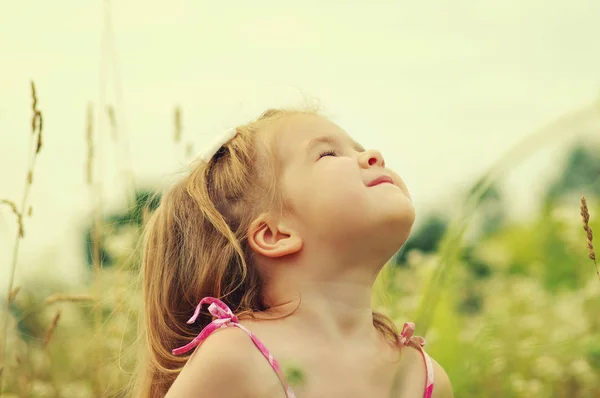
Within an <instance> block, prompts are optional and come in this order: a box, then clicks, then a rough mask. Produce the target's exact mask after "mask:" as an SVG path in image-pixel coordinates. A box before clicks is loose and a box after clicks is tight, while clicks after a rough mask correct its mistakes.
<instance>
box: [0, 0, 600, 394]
mask: <svg viewBox="0 0 600 398" xmlns="http://www.w3.org/2000/svg"><path fill="white" fill-rule="evenodd" d="M599 20H600V2H598V1H596V0H570V1H567V0H555V1H551V2H548V1H541V0H520V1H517V0H509V1H503V2H492V1H466V0H456V1H453V2H435V1H430V0H427V1H421V2H408V1H397V2H392V1H339V0H329V1H308V0H306V1H301V2H284V1H274V0H262V1H260V0H259V1H252V2H242V1H238V2H227V3H219V2H208V1H191V0H187V1H186V0H171V1H170V2H158V1H154V2H148V1H141V0H120V1H116V0H113V1H108V0H106V1H101V0H87V1H74V0H60V1H59V2H44V1H34V0H22V1H20V2H8V1H4V2H2V3H1V4H0V72H1V73H0V170H1V172H0V176H1V177H0V201H2V202H0V282H1V283H2V286H3V287H2V289H1V292H2V302H1V311H2V312H1V314H2V320H1V323H0V327H1V330H2V341H0V347H4V349H3V350H2V351H1V354H2V359H1V360H0V361H1V364H2V365H1V366H2V370H1V372H2V373H1V376H2V379H3V385H2V390H1V391H2V392H3V393H4V394H5V395H6V396H11V397H17V396H18V397H25V396H35V397H92V396H115V397H116V396H126V393H125V392H124V390H123V387H124V386H125V385H126V383H127V382H128V380H129V375H130V373H131V372H132V371H133V369H134V365H135V362H136V358H137V352H136V349H137V348H136V345H135V339H136V326H137V317H138V312H139V311H138V309H139V307H140V301H141V296H140V292H139V286H138V283H137V279H136V278H137V274H138V266H139V264H138V262H139V252H138V251H137V246H136V245H137V243H138V237H139V232H140V229H141V227H142V226H143V223H144V220H145V217H146V215H147V214H148V212H150V211H151V210H152V209H153V208H154V207H156V205H157V200H151V199H150V196H151V194H152V193H154V192H155V191H156V190H160V189H162V188H164V187H166V186H168V185H169V184H170V183H172V182H173V181H175V180H177V179H178V178H180V176H181V175H182V173H184V172H185V171H186V167H187V165H188V164H189V162H190V161H191V160H192V159H194V157H195V156H196V155H197V154H198V153H199V152H201V151H202V149H203V148H204V147H205V146H206V145H208V144H209V143H210V142H211V140H212V139H213V138H214V136H215V135H217V134H219V133H221V132H222V131H223V130H225V129H228V128H230V127H233V126H235V125H237V124H240V123H244V122H246V121H248V120H250V119H252V118H254V117H256V116H257V115H259V114H260V113H261V112H262V111H263V110H264V109H265V108H267V107H281V106H294V105H302V104H304V103H305V102H306V101H307V100H309V101H318V102H319V103H320V104H321V108H322V110H323V113H324V114H326V115H327V116H329V117H330V118H332V120H334V121H335V122H336V123H338V124H340V125H341V126H342V127H343V128H344V129H346V130H347V131H348V132H349V133H350V134H351V135H352V136H353V137H354V138H355V139H356V140H357V141H359V142H360V143H361V144H362V145H363V146H365V147H373V148H378V149H380V150H381V151H382V153H383V156H384V157H385V159H386V163H387V165H388V166H389V167H391V168H392V169H394V170H395V171H397V172H398V173H399V174H400V175H401V176H402V177H403V178H404V180H405V182H406V183H407V185H408V187H409V189H410V190H411V194H412V196H413V200H414V203H415V207H416V210H417V222H416V225H415V229H414V233H413V235H412V237H411V239H410V240H409V242H408V243H407V244H406V245H405V247H404V248H403V250H401V251H400V252H399V253H398V254H397V255H396V256H395V257H394V258H393V259H392V260H391V261H390V263H389V264H388V265H387V266H386V268H385V270H384V272H383V273H382V277H381V279H380V280H379V281H378V285H377V292H376V293H377V294H376V295H375V296H376V297H375V298H374V300H375V303H376V305H377V306H378V307H380V309H381V310H383V311H384V312H386V313H388V314H389V315H390V316H392V317H393V318H394V319H395V320H397V322H398V323H399V324H401V323H402V322H404V321H406V320H414V321H415V322H416V324H417V333H419V334H422V335H424V336H425V337H426V338H427V341H428V351H429V352H431V354H432V355H433V356H434V357H435V358H436V360H437V361H438V362H439V363H440V364H441V365H442V366H443V367H444V368H445V369H446V371H447V373H448V374H449V376H450V379H451V380H452V383H453V386H454V390H455V395H456V396H457V397H480V396H486V397H600V387H599V386H600V317H599V316H598V314H599V313H600V280H599V278H598V276H597V275H596V270H595V268H594V261H592V260H591V259H590V258H589V253H588V248H587V247H586V245H587V242H586V240H587V239H586V231H584V229H583V228H582V225H583V224H582V217H581V215H580V205H581V202H580V199H581V197H582V196H584V195H585V197H586V198H587V204H588V207H589V213H590V222H589V225H590V227H591V229H593V230H595V231H600V223H599V222H598V221H597V220H598V215H600V200H599V199H600V96H599V94H600V51H598V48H599V47H598V38H600V24H598V21H599ZM31 82H34V86H32V83H31ZM32 87H34V88H35V98H36V102H35V105H34V104H33V95H32ZM41 122H43V123H41ZM40 137H41V139H40ZM484 392H485V393H484Z"/></svg>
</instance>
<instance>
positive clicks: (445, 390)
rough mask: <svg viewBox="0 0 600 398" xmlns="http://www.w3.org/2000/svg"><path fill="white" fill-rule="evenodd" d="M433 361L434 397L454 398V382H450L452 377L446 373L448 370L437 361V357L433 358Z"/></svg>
mask: <svg viewBox="0 0 600 398" xmlns="http://www.w3.org/2000/svg"><path fill="white" fill-rule="evenodd" d="M431 362H432V363H433V374H434V376H433V377H434V386H433V394H432V398H454V392H452V383H450V378H449V377H448V375H447V374H446V371H445V370H444V368H442V367H441V366H440V364H439V363H437V362H436V361H435V359H433V358H431Z"/></svg>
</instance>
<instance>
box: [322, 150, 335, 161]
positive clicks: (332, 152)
mask: <svg viewBox="0 0 600 398" xmlns="http://www.w3.org/2000/svg"><path fill="white" fill-rule="evenodd" d="M325 156H337V153H335V151H333V150H329V151H325V152H322V153H321V154H319V159H321V158H322V157H325Z"/></svg>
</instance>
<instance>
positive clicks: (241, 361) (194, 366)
mask: <svg viewBox="0 0 600 398" xmlns="http://www.w3.org/2000/svg"><path fill="white" fill-rule="evenodd" d="M269 370H270V367H269V364H268V362H267V361H266V359H264V357H263V356H262V354H261V353H260V351H259V350H258V349H256V347H255V346H254V343H253V342H252V340H251V339H250V337H249V336H248V335H247V334H246V333H245V332H244V331H242V330H240V329H238V328H236V327H230V328H223V329H219V330H217V331H216V332H214V333H213V334H212V335H211V336H210V337H209V338H207V339H206V341H204V343H202V345H200V346H198V347H197V348H196V351H195V352H194V353H193V354H192V356H191V357H190V359H189V360H188V362H187V363H186V364H185V366H184V367H183V370H182V371H181V373H180V374H179V376H178V377H177V379H176V380H175V382H174V383H173V385H172V386H171V388H170V390H169V392H168V393H167V395H166V398H180V397H186V398H188V397H198V398H204V397H223V398H234V397H236V398H237V397H262V396H265V395H264V392H263V391H265V386H268V385H272V384H273V375H271V374H270V373H269ZM270 372H271V373H272V370H271V371H270ZM275 381H277V378H275Z"/></svg>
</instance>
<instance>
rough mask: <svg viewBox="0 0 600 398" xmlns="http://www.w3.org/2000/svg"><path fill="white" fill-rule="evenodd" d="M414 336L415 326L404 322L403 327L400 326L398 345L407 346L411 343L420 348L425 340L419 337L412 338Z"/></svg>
mask: <svg viewBox="0 0 600 398" xmlns="http://www.w3.org/2000/svg"><path fill="white" fill-rule="evenodd" d="M414 334H415V324H414V323H412V322H406V323H405V324H404V326H402V332H400V337H401V339H400V344H402V345H408V343H410V342H411V341H414V342H415V343H417V344H419V345H420V346H421V347H423V346H424V345H425V339H424V338H423V337H421V336H414Z"/></svg>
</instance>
